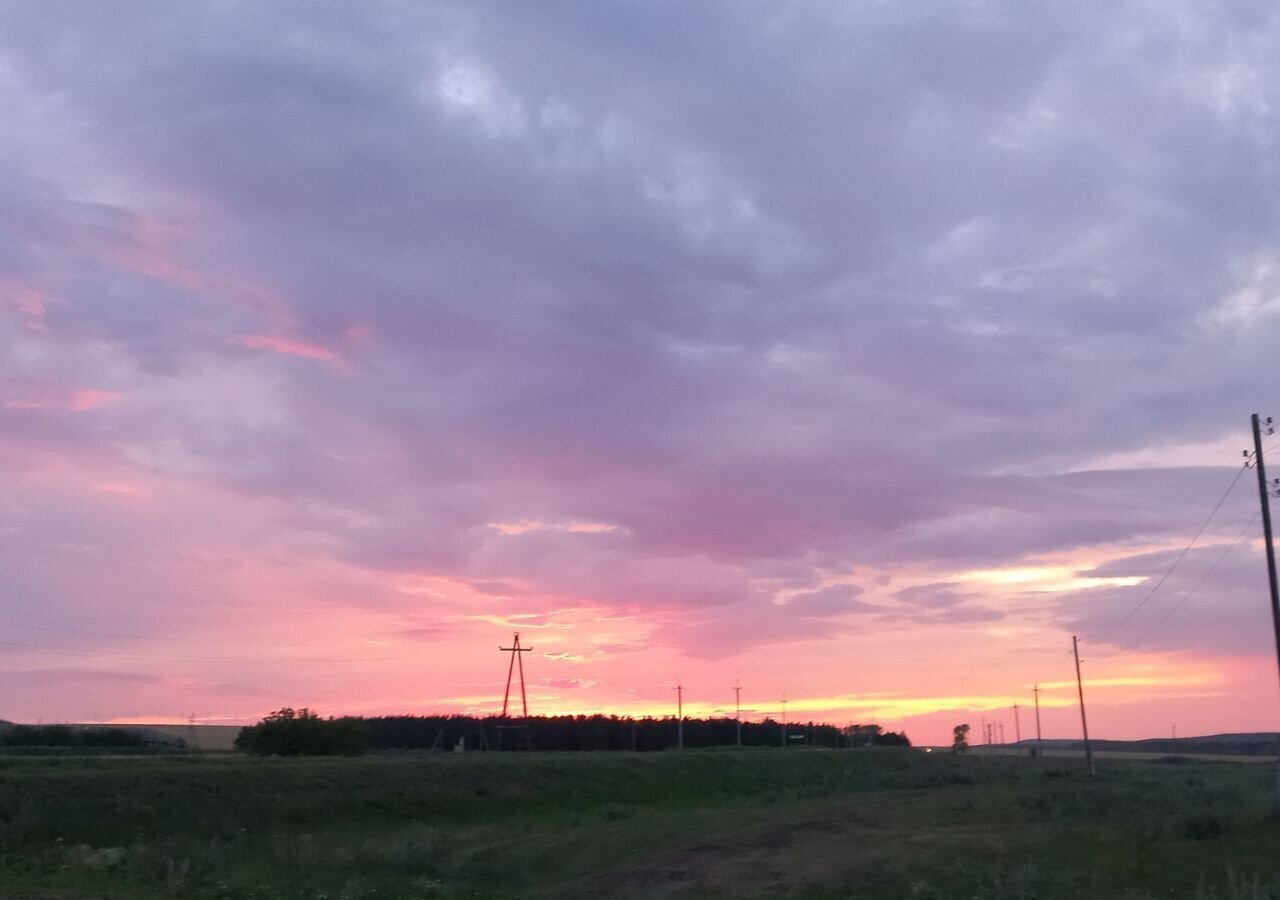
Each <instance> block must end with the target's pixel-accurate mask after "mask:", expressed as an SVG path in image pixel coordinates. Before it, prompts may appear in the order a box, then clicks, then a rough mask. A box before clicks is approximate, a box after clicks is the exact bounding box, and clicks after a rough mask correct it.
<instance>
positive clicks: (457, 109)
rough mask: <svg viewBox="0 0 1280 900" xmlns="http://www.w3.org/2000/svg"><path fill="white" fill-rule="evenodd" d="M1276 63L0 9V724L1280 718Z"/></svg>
mask: <svg viewBox="0 0 1280 900" xmlns="http://www.w3.org/2000/svg"><path fill="white" fill-rule="evenodd" d="M1278 43H1280V8H1278V7H1276V6H1275V4H1273V3H1269V2H1263V0H1225V2H1214V3H1209V2H1185V0H1161V2H1158V3H1157V2H1148V0H1143V2H1138V0H1108V2H1105V3H1104V2H1100V0H1070V2H1067V0H1046V2H1042V3H1035V4H1027V3H1021V2H1015V0H967V2H952V0H946V2H942V0H920V2H910V3H908V2H891V0H860V2H852V3H851V2H844V0H841V2H830V3H825V2H819V0H814V2H805V3H791V4H780V3H773V2H753V0H705V2H699V3H696V4H690V3H686V2H677V0H647V2H641V0H606V2H591V3H580V2H545V3H538V4H510V3H496V2H485V0H467V2H427V0H423V2H399V0H370V2H365V3H359V4H316V3H310V2H290V0H274V2H271V3H260V2H235V0H221V2H215V3H205V4H173V3H168V2H161V0H155V2H136V0H121V2H118V3H111V4H103V3H99V2H96V0H80V2H76V0H69V2H65V3H58V4H36V3H26V2H18V0H12V2H5V0H0V109H3V110H4V111H5V115H4V120H5V121H4V127H3V128H2V129H0V237H2V238H3V239H2V240H0V470H2V471H3V473H4V474H3V478H2V479H0V573H2V574H0V718H6V719H11V720H15V721H46V722H47V721H174V720H177V721H185V720H186V719H187V718H188V717H189V716H194V717H196V719H197V720H198V721H202V722H209V723H232V722H246V721H253V720H255V719H256V718H257V717H258V716H260V715H262V714H264V713H266V712H268V711H270V710H273V709H276V708H279V707H283V706H309V707H312V708H314V709H317V710H318V711H320V712H321V713H323V714H345V713H356V714H376V713H417V714H426V713H438V712H471V713H481V712H491V711H493V710H495V709H496V708H498V707H500V705H501V697H502V693H503V688H504V683H505V676H506V662H507V660H506V658H505V657H504V656H503V655H502V654H501V653H500V652H499V650H498V648H499V646H504V645H506V644H507V643H508V642H509V641H510V640H511V637H512V634H513V633H514V632H516V631H518V632H520V634H521V639H522V641H523V642H524V643H525V644H526V645H531V646H532V647H533V648H534V650H533V652H532V653H530V654H528V655H527V658H526V664H527V665H526V672H527V675H528V679H529V700H530V705H531V712H534V713H544V714H550V713H562V712H592V711H604V712H611V713H612V712H616V713H620V714H655V715H661V714H670V713H673V712H674V702H675V690H674V688H675V686H676V684H677V683H680V684H682V685H683V686H684V696H685V700H686V703H685V709H686V711H687V712H689V713H690V714H694V715H710V714H725V713H726V712H732V710H733V708H734V706H733V703H734V693H733V685H734V683H735V681H736V680H740V681H741V684H742V705H743V709H744V715H747V716H750V717H753V718H760V717H763V716H766V715H772V716H775V717H776V716H778V715H780V714H781V710H782V701H783V699H784V698H785V699H786V701H787V711H788V716H789V717H790V718H791V719H793V720H798V719H814V720H825V721H832V722H836V723H840V724H844V723H864V722H870V721H875V722H879V723H881V724H883V725H884V726H886V727H892V728H905V729H906V730H907V732H908V734H909V735H910V736H911V737H912V738H913V739H914V740H916V741H917V742H943V741H947V740H949V735H950V732H951V728H952V726H953V725H955V724H958V723H960V722H967V723H970V724H972V725H973V726H974V728H975V731H976V730H977V729H978V728H979V727H980V722H981V721H988V722H996V723H999V724H1003V725H1004V727H1005V729H1006V738H1007V739H1009V740H1012V739H1013V738H1014V736H1015V731H1017V732H1018V733H1020V734H1021V736H1022V737H1028V736H1029V735H1030V734H1031V733H1032V730H1033V728H1034V725H1033V724H1032V721H1033V717H1032V716H1031V714H1030V712H1029V707H1030V705H1031V704H1032V702H1033V695H1032V689H1033V687H1034V686H1035V685H1037V684H1038V685H1039V686H1040V689H1041V693H1040V702H1041V707H1042V727H1043V733H1044V736H1045V737H1075V736H1076V735H1078V733H1079V718H1078V710H1077V709H1076V706H1075V682H1074V669H1073V663H1072V660H1071V657H1070V650H1071V636H1072V635H1073V634H1076V635H1079V637H1080V640H1081V655H1082V670H1083V674H1084V680H1085V690H1086V694H1087V699H1088V701H1089V715H1090V730H1091V732H1092V733H1093V734H1094V735H1096V736H1100V737H1112V738H1134V737H1145V736H1163V735H1166V734H1169V733H1170V731H1171V729H1172V728H1174V727H1176V728H1177V730H1178V733H1179V734H1182V735H1188V734H1195V733H1213V732H1224V731H1244V730H1274V729H1276V728H1277V727H1280V693H1278V691H1277V677H1276V669H1275V666H1276V659H1275V644H1274V638H1273V631H1272V625H1271V620H1270V611H1269V607H1268V600H1267V593H1266V591H1267V584H1266V575H1265V569H1264V563H1263V554H1262V540H1261V529H1260V525H1259V523H1258V519H1257V518H1256V517H1255V514H1256V513H1257V510H1258V494H1257V490H1256V481H1255V473H1254V472H1253V471H1251V470H1242V469H1241V462H1242V456H1241V451H1242V450H1244V449H1245V448H1246V447H1249V446H1250V441H1251V436H1250V433H1249V415H1250V413H1253V412H1260V413H1262V414H1263V415H1264V416H1265V415H1268V414H1274V415H1276V416H1277V417H1280V378H1277V370H1276V360H1277V356H1276V350H1277V347H1278V346H1280V344H1278V343H1277V339H1276V333H1277V331H1276V329H1277V326H1280V164H1278V163H1277V160H1280V152H1278V148H1277V143H1280V57H1277V56H1276V54H1275V53H1274V48H1275V46H1277V44H1278ZM1271 440H1275V441H1277V442H1280V437H1277V438H1272V439H1271ZM1275 460H1276V462H1275V463H1274V466H1275V468H1276V472H1277V474H1280V446H1278V447H1277V450H1276V454H1275ZM1233 479H1235V480H1234V481H1233ZM1229 487H1230V490H1228V488H1229ZM1224 495H1225V499H1223V498H1224ZM1220 499H1221V501H1222V502H1221V505H1220V507H1218V509H1217V512H1216V514H1215V515H1214V516H1213V518H1212V519H1211V520H1209V521H1208V524H1207V525H1205V524H1204V523H1205V521H1206V517H1207V516H1208V515H1209V513H1210V511H1211V510H1213V509H1214V507H1215V504H1217V503H1218V502H1219V500H1220ZM1202 525H1203V526H1204V530H1203V532H1202V533H1201V534H1200V535H1199V538H1198V540H1197V541H1196V542H1195V543H1194V545H1192V546H1191V548H1190V549H1189V550H1187V549H1186V548H1187V546H1188V542H1189V541H1191V539H1192V538H1193V536H1195V535H1196V533H1197V529H1200V528H1201V526H1202ZM1184 551H1185V555H1183V554H1184ZM1180 557H1181V558H1180ZM1175 562H1177V563H1178V564H1177V565H1176V566H1175V567H1174V568H1173V569H1172V570H1170V567H1171V566H1173V564H1174V563H1175ZM1015 703H1016V704H1019V705H1020V706H1021V711H1020V713H1019V721H1018V723H1017V725H1015V723H1014V721H1013V719H1014V713H1013V711H1012V707H1013V705H1014V704H1015Z"/></svg>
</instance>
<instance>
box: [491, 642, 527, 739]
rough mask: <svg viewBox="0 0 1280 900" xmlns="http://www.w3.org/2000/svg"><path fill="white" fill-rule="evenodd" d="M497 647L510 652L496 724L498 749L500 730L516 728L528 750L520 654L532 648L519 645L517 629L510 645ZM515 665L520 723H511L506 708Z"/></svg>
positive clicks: (522, 665)
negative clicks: (518, 684) (518, 678)
mask: <svg viewBox="0 0 1280 900" xmlns="http://www.w3.org/2000/svg"><path fill="white" fill-rule="evenodd" d="M498 649H499V650H501V651H502V652H503V653H510V654H511V662H510V664H509V665H508V666H507V689H506V691H505V692H504V693H503V695H502V724H501V725H499V726H498V728H499V729H500V730H499V731H498V749H502V732H503V731H510V730H513V729H517V730H519V731H520V732H521V734H522V736H523V741H521V743H522V744H523V745H524V749H526V750H528V749H529V747H530V744H531V741H530V739H529V697H528V695H527V694H526V693H525V689H524V657H523V656H521V655H520V654H521V653H529V652H530V651H532V650H533V648H532V647H521V646H520V632H518V631H517V632H516V633H515V636H514V637H513V638H512V639H511V646H510V647H499V648H498ZM517 667H519V670H520V711H521V716H520V724H518V725H512V724H511V717H510V715H509V714H508V709H509V708H510V706H511V678H512V676H513V675H515V673H516V668H517Z"/></svg>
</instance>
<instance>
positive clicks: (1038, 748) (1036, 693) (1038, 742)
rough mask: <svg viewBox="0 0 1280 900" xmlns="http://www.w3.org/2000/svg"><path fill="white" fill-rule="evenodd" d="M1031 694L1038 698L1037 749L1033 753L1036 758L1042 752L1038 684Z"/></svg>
mask: <svg viewBox="0 0 1280 900" xmlns="http://www.w3.org/2000/svg"><path fill="white" fill-rule="evenodd" d="M1031 693H1032V694H1033V695H1034V696H1035V698H1036V749H1035V750H1034V751H1032V755H1033V756H1034V755H1038V754H1039V753H1040V750H1041V747H1040V741H1041V737H1040V685H1038V684H1037V685H1036V686H1035V687H1034V688H1033V689H1032V691H1031Z"/></svg>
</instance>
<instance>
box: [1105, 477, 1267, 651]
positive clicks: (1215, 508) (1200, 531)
mask: <svg viewBox="0 0 1280 900" xmlns="http://www.w3.org/2000/svg"><path fill="white" fill-rule="evenodd" d="M1244 473H1245V468H1244V466H1241V467H1240V468H1239V469H1238V470H1237V471H1236V476H1235V478H1232V479H1231V484H1229V485H1227V489H1226V490H1225V491H1223V492H1222V496H1221V497H1219V498H1218V502H1217V503H1215V504H1214V506H1213V509H1211V510H1210V511H1209V515H1208V516H1207V517H1206V518H1205V520H1204V522H1202V523H1201V525H1200V528H1199V529H1197V530H1196V533H1195V536H1194V537H1192V538H1191V540H1190V541H1189V542H1188V543H1187V546H1185V547H1183V548H1182V552H1181V553H1179V554H1178V558H1177V559H1175V560H1174V561H1173V564H1172V565H1170V566H1169V568H1168V569H1166V570H1165V572H1164V574H1163V575H1161V576H1160V580H1159V581H1157V582H1156V585H1155V587H1153V588H1152V589H1151V590H1150V591H1148V592H1147V595H1146V596H1145V597H1143V598H1142V599H1141V600H1140V601H1138V605H1137V606H1135V607H1134V608H1133V609H1131V610H1129V612H1127V613H1125V615H1124V617H1123V618H1121V619H1120V621H1118V622H1116V624H1115V625H1114V626H1113V628H1119V627H1120V626H1122V625H1124V623H1126V622H1128V621H1129V620H1130V619H1132V618H1133V616H1134V615H1135V614H1136V613H1137V612H1138V610H1140V609H1142V607H1144V606H1146V605H1147V601H1148V600H1150V599H1151V598H1152V597H1154V596H1155V595H1156V592H1157V591H1158V590H1160V587H1161V585H1163V584H1164V583H1165V581H1167V580H1168V578H1169V576H1170V575H1172V574H1173V570H1174V569H1176V568H1178V564H1179V563H1181V562H1182V560H1183V559H1185V558H1186V556H1187V554H1188V553H1190V552H1191V548H1192V547H1194V546H1195V544H1196V541H1198V540H1200V536H1201V535H1202V534H1204V530H1205V529H1206V528H1208V527H1209V523H1210V522H1212V521H1213V517H1214V516H1216V515H1217V514H1218V510H1220V509H1222V504H1224V503H1226V502H1227V498H1228V497H1229V496H1231V492H1232V491H1233V490H1235V487H1236V485H1237V484H1238V483H1239V481H1240V477H1241V476H1242V475H1244Z"/></svg>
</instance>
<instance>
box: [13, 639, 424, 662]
mask: <svg viewBox="0 0 1280 900" xmlns="http://www.w3.org/2000/svg"><path fill="white" fill-rule="evenodd" d="M0 647H10V648H14V649H19V650H34V651H36V652H38V653H43V652H48V653H79V654H82V655H85V656H114V657H118V658H120V659H140V660H148V661H156V662H224V663H362V662H395V661H400V660H410V659H417V658H418V657H414V656H363V657H345V658H336V657H335V658H329V659H322V658H317V657H314V656H264V657H256V656H151V655H143V654H138V653H119V652H116V651H114V650H95V649H92V648H89V647H56V646H51V645H49V644H24V643H20V642H18V641H0Z"/></svg>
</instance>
